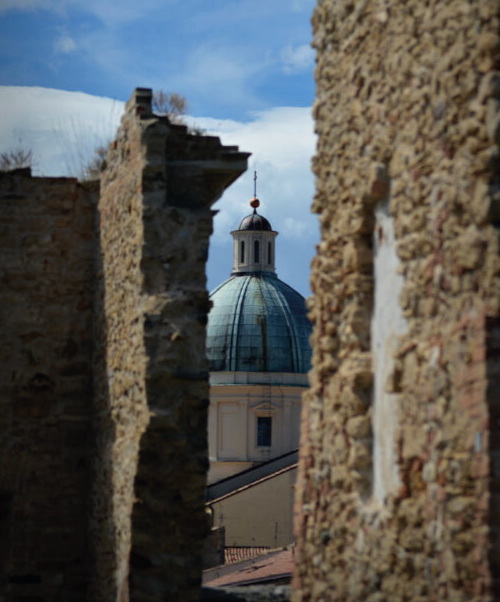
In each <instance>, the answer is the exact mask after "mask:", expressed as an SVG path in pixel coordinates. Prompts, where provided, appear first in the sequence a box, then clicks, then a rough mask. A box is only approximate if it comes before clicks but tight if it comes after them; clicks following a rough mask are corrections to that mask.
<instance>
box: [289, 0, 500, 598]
mask: <svg viewBox="0 0 500 602" xmlns="http://www.w3.org/2000/svg"><path fill="white" fill-rule="evenodd" d="M498 17H499V3H498V2H496V1H494V0H479V1H476V0H474V1H472V0H471V1H467V0H449V1H442V0H439V1H437V0H436V1H434V0H431V1H427V2H422V1H420V0H418V1H417V0H415V1H413V0H410V1H406V2H391V3H389V2H385V1H382V0H380V1H378V0H359V1H349V2H336V1H333V0H323V1H321V2H318V5H317V7H316V10H315V12H314V16H313V25H314V46H315V47H316V49H317V67H316V80H317V98H316V103H315V107H314V114H315V119H316V129H317V131H318V134H319V143H318V152H317V155H316V157H315V160H314V170H315V173H316V176H317V180H316V181H317V192H316V197H315V201H314V206H313V209H314V211H316V212H317V213H319V214H320V223H321V235H322V239H321V244H320V245H319V250H318V255H317V257H316V258H315V260H314V262H313V271H312V286H313V290H314V298H313V303H312V311H311V313H312V318H313V320H314V322H315V330H314V335H313V336H314V364H313V370H312V373H311V390H310V392H309V393H308V395H307V399H306V404H305V406H306V410H305V420H304V426H305V427H306V428H305V429H304V431H303V433H302V449H301V468H300V477H299V492H298V498H297V501H296V506H297V508H296V511H297V523H296V524H297V538H298V543H297V567H296V574H295V582H294V588H295V591H294V600H295V601H296V602H299V601H302V600H304V601H305V600H317V601H319V600H322V601H325V602H326V601H327V600H339V601H340V600H342V601H343V602H344V601H354V600H357V601H360V602H361V601H363V602H382V601H390V602H396V601H398V600H412V601H417V600H422V601H423V600H429V601H430V600H439V601H445V600H454V601H462V600H477V601H479V600H481V601H486V600H493V599H500V592H499V582H498V578H499V575H500V563H499V558H500V532H499V527H500V525H499V522H498V516H499V511H500V505H499V504H500V455H499V454H500V448H499V444H500V437H499V435H500V431H499V426H500V423H499V418H498V417H499V408H500V400H499V397H498V392H499V390H498V378H499V377H498V374H499V372H498V357H499V355H498V354H499V302H500V295H499V293H500V289H499V271H500V260H499V231H498V226H499V225H500V220H499V217H500V214H499V211H498V207H499V206H500V205H499V203H500V179H499V169H498V168H499V149H498V143H499V141H500V74H499V73H498V72H497V71H495V69H498V59H499V57H498V52H499V48H500V38H499V18H498ZM384 203H385V204H388V206H389V209H390V214H391V216H392V219H393V223H394V228H395V244H396V248H397V254H398V258H399V262H400V272H401V275H402V276H403V280H404V281H403V288H402V293H401V295H400V297H399V300H398V301H399V304H400V307H401V309H402V313H403V317H404V319H405V321H406V330H404V334H402V335H401V336H399V337H398V338H397V339H395V341H396V344H395V351H394V360H393V367H392V369H391V370H390V371H389V373H388V374H386V381H385V391H386V392H387V393H391V394H393V395H394V396H395V399H396V402H395V406H394V415H395V419H396V421H397V425H396V429H395V435H394V439H393V440H391V441H388V442H385V443H386V445H389V446H390V448H392V450H393V452H394V454H393V455H394V458H395V466H394V469H395V470H396V471H397V475H398V479H399V482H397V481H396V482H394V481H393V482H392V485H391V484H390V483H389V485H390V486H389V488H388V490H387V491H386V492H385V499H384V500H382V501H377V499H376V498H375V496H374V489H373V475H374V471H375V470H376V469H379V468H380V466H378V467H377V466H374V460H373V455H372V449H373V436H372V421H373V409H374V408H373V395H372V389H373V374H374V372H375V369H376V366H377V362H380V361H384V360H383V359H382V358H381V357H375V356H374V355H373V354H372V342H371V328H370V321H371V317H372V313H373V303H374V290H375V289H374V285H373V265H374V251H373V249H374V237H377V243H378V244H379V245H380V244H384V241H383V232H382V230H381V229H380V228H379V225H378V224H377V223H376V220H375V209H376V208H379V207H380V206H381V205H383V204H384ZM384 294H385V293H384ZM391 361H392V360H391ZM389 481H390V480H389ZM389 481H388V482H389Z"/></svg>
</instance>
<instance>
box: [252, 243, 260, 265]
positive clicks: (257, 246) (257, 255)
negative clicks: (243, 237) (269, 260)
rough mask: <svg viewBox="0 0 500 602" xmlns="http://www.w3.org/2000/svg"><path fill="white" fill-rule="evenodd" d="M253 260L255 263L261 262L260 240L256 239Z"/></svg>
mask: <svg viewBox="0 0 500 602" xmlns="http://www.w3.org/2000/svg"><path fill="white" fill-rule="evenodd" d="M253 260H254V262H255V263H259V241H258V240H254V243H253Z"/></svg>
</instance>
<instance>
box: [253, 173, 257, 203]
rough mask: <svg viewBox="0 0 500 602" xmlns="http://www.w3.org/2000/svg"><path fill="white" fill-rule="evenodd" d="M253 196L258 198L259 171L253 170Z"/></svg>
mask: <svg viewBox="0 0 500 602" xmlns="http://www.w3.org/2000/svg"><path fill="white" fill-rule="evenodd" d="M253 196H254V198H257V171H254V172H253Z"/></svg>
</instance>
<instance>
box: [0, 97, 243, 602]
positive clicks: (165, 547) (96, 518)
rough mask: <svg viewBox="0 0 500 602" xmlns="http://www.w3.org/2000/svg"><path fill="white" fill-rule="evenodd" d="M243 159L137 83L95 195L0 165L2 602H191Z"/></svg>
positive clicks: (197, 575) (204, 527)
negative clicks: (159, 105) (215, 281)
mask: <svg viewBox="0 0 500 602" xmlns="http://www.w3.org/2000/svg"><path fill="white" fill-rule="evenodd" d="M247 157H248V154H247V153H240V152H238V149H237V148H236V147H224V146H222V145H221V143H220V141H219V139H218V138H214V137H210V136H194V135H191V134H190V133H189V132H188V131H187V129H186V128H185V127H183V126H174V125H171V124H170V123H169V121H168V119H167V118H166V117H157V116H155V115H153V114H152V111H151V91H150V90H144V89H138V90H136V91H135V93H134V95H133V96H132V98H131V100H130V101H129V102H128V104H127V107H126V113H125V115H124V117H123V119H122V125H121V127H120V130H119V132H118V135H117V139H116V141H115V142H114V143H113V144H112V145H111V147H110V151H109V153H108V157H107V159H106V162H105V163H104V165H103V172H102V177H101V183H100V192H99V190H98V188H99V187H98V185H97V183H94V184H93V185H88V186H82V185H80V184H78V182H77V181H76V180H74V179H62V178H61V179H57V178H32V177H31V174H30V173H29V170H23V171H16V172H12V173H7V174H5V173H1V174H0V278H1V284H2V286H1V287H0V308H1V313H0V318H1V324H0V326H1V330H0V332H1V337H2V345H1V346H0V353H1V362H0V392H1V395H0V429H1V430H0V435H1V437H0V452H1V454H0V538H1V546H0V600H2V601H3V600H9V601H10V600H12V601H15V602H56V601H58V602H66V601H68V602H69V601H71V602H76V601H79V600H80V601H82V602H83V601H85V600H88V601H90V600H91V601H92V602H98V601H106V602H112V601H119V602H126V600H128V599H133V600H169V601H170V602H175V601H181V600H182V601H183V602H184V601H186V602H189V601H190V600H195V599H197V598H198V596H199V591H200V587H199V586H200V583H201V563H202V555H203V540H204V537H205V535H206V533H207V532H208V522H207V516H206V513H205V507H204V493H205V482H206V471H207V468H208V458H207V429H206V424H207V408H208V369H207V368H208V367H207V363H206V359H205V324H206V321H207V314H208V309H209V301H208V293H207V291H206V282H205V263H206V259H207V255H208V239H209V236H210V234H211V231H212V217H213V211H212V210H211V205H212V203H213V202H215V201H216V200H217V199H218V198H219V197H220V196H221V194H222V192H223V191H224V189H225V188H226V187H227V186H228V185H229V184H230V183H231V182H232V181H234V180H235V179H236V178H237V177H238V176H239V175H240V174H241V173H242V172H243V171H244V170H245V169H246V160H247ZM99 194H100V198H99V201H98V197H99ZM97 201H98V202H97Z"/></svg>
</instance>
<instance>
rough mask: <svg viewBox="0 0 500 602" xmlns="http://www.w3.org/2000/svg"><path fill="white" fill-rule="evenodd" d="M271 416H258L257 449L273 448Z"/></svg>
mask: <svg viewBox="0 0 500 602" xmlns="http://www.w3.org/2000/svg"><path fill="white" fill-rule="evenodd" d="M271 431H272V418H271V416H257V447H271Z"/></svg>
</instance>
